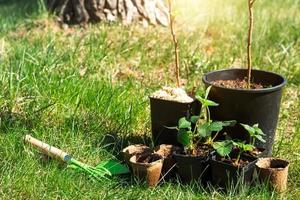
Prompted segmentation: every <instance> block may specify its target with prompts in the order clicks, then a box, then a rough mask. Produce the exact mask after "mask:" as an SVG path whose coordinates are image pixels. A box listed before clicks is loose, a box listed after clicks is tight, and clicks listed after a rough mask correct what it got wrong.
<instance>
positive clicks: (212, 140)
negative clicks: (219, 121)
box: [211, 131, 220, 143]
mask: <svg viewBox="0 0 300 200" xmlns="http://www.w3.org/2000/svg"><path fill="white" fill-rule="evenodd" d="M219 133H220V131H219V132H217V133H216V134H215V135H214V137H213V138H212V139H211V143H213V142H214V140H215V139H216V137H217V136H218V135H219Z"/></svg>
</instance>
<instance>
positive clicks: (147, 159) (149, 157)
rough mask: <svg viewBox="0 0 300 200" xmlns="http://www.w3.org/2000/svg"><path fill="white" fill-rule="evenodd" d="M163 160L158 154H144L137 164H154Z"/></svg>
mask: <svg viewBox="0 0 300 200" xmlns="http://www.w3.org/2000/svg"><path fill="white" fill-rule="evenodd" d="M159 159H161V157H160V156H159V155H157V154H142V155H140V156H139V157H138V158H137V162H139V163H152V162H155V161H157V160H159Z"/></svg>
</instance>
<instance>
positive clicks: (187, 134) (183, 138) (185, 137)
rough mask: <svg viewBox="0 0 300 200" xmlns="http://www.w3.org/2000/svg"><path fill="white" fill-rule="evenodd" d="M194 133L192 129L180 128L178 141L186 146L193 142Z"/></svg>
mask: <svg viewBox="0 0 300 200" xmlns="http://www.w3.org/2000/svg"><path fill="white" fill-rule="evenodd" d="M192 134H193V133H192V131H187V130H186V129H179V131H178V134H177V141H178V142H179V143H180V144H182V145H184V146H188V145H190V143H191V137H192Z"/></svg>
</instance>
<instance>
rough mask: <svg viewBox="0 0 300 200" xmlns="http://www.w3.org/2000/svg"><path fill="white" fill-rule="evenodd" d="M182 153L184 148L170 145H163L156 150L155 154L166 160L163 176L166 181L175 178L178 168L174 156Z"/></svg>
mask: <svg viewBox="0 0 300 200" xmlns="http://www.w3.org/2000/svg"><path fill="white" fill-rule="evenodd" d="M181 151H182V148H180V147H178V146H175V145H170V144H161V145H159V146H156V147H155V148H154V152H155V153H156V154H158V155H160V156H162V157H163V158H164V164H163V168H162V175H163V177H164V179H169V178H172V177H174V176H175V174H176V171H177V170H176V169H177V168H176V161H175V159H174V157H173V154H174V153H177V152H181Z"/></svg>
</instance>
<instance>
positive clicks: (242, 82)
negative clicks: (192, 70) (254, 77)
mask: <svg viewBox="0 0 300 200" xmlns="http://www.w3.org/2000/svg"><path fill="white" fill-rule="evenodd" d="M212 84H213V85H216V86H220V87H225V88H231V89H248V82H247V78H246V77H245V78H244V79H235V80H216V81H213V82H212ZM267 87H268V86H263V85H262V84H261V83H251V85H250V89H262V88H267Z"/></svg>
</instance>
